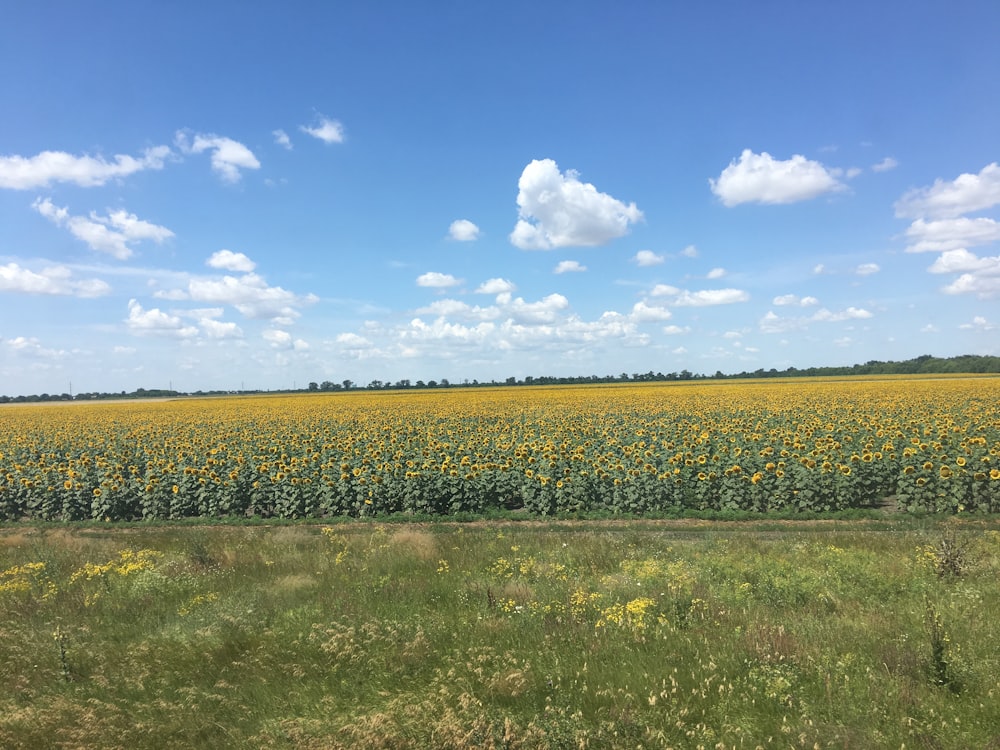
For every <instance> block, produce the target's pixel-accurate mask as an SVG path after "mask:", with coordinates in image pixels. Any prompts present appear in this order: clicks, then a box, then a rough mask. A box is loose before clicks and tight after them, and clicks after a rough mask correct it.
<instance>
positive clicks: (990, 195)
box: [895, 162, 1000, 219]
mask: <svg viewBox="0 0 1000 750" xmlns="http://www.w3.org/2000/svg"><path fill="white" fill-rule="evenodd" d="M997 204H1000V165H997V163H996V162H993V163H992V164H987V165H986V166H985V167H983V168H982V169H981V170H980V171H979V174H968V173H966V174H961V175H959V176H958V177H956V178H955V179H954V180H952V181H951V182H944V181H942V180H940V179H938V180H935V181H934V184H933V185H931V186H930V187H924V188H916V189H914V190H910V191H909V192H907V193H906V194H904V195H903V197H902V198H900V199H899V200H898V201H896V206H895V208H896V216H898V217H900V218H921V217H925V216H926V217H930V218H934V219H950V218H954V217H956V216H961V215H962V214H967V213H972V212H973V211H982V210H983V209H987V208H991V207H992V206H995V205H997Z"/></svg>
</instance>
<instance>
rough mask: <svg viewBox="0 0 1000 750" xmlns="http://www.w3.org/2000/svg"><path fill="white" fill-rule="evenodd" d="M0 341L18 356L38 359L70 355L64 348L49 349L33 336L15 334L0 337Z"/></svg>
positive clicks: (59, 357)
mask: <svg viewBox="0 0 1000 750" xmlns="http://www.w3.org/2000/svg"><path fill="white" fill-rule="evenodd" d="M0 342H2V343H3V345H4V346H5V347H6V348H7V349H9V350H10V351H11V352H12V353H13V354H15V355H16V356H18V357H26V358H29V359H38V360H59V359H65V358H66V357H68V356H69V355H70V352H67V351H66V350H65V349H49V348H48V347H45V346H42V343H41V342H40V341H39V340H38V339H37V338H35V337H34V336H15V337H14V338H12V339H0Z"/></svg>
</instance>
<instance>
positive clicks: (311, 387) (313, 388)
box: [309, 382, 319, 391]
mask: <svg viewBox="0 0 1000 750" xmlns="http://www.w3.org/2000/svg"><path fill="white" fill-rule="evenodd" d="M309 390H310V391H318V390H319V383H316V382H311V383H309Z"/></svg>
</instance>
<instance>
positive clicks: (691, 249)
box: [681, 245, 698, 258]
mask: <svg viewBox="0 0 1000 750" xmlns="http://www.w3.org/2000/svg"><path fill="white" fill-rule="evenodd" d="M681 255H683V256H684V257H685V258H697V257H698V248H696V247H695V246H694V245H688V246H687V247H685V248H684V249H683V250H681Z"/></svg>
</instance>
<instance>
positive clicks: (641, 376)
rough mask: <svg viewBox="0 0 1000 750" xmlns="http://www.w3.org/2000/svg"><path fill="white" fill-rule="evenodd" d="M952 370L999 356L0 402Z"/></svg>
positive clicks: (989, 366) (994, 368)
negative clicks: (732, 370) (733, 370)
mask: <svg viewBox="0 0 1000 750" xmlns="http://www.w3.org/2000/svg"><path fill="white" fill-rule="evenodd" d="M947 374H956V375H957V374H1000V357H994V356H989V355H979V354H965V355H962V356H958V357H934V356H932V355H930V354H924V355H922V356H920V357H915V358H913V359H907V360H903V361H900V362H894V361H892V360H890V361H887V362H882V361H880V360H869V361H868V362H865V363H864V364H855V365H850V366H845V367H807V368H804V369H799V368H797V367H788V368H786V369H784V370H777V369H775V368H773V367H772V368H771V369H769V370H764V369H763V368H761V369H757V370H754V371H753V372H748V371H743V372H738V373H730V374H726V373H723V372H722V371H716V373H715V374H714V375H704V374H698V373H693V372H691V371H690V370H681V371H680V372H668V373H663V372H653V371H652V370H650V371H649V372H644V373H641V372H634V373H628V372H623V373H620V374H618V375H576V376H555V375H527V376H525V377H523V378H520V379H519V378H517V377H513V376H512V377H509V378H506V379H505V380H500V381H498V380H489V381H479V380H471V381H470V380H463V381H462V382H461V383H452V382H451V381H450V380H448V379H447V378H442V379H441V380H428V381H423V380H416V381H411V380H409V379H406V378H404V379H401V380H396V381H391V380H385V381H383V380H371V381H369V383H368V384H367V385H361V384H358V383H355V382H354V381H353V380H341V381H340V382H333V381H330V380H324V381H322V382H316V381H312V382H310V383H309V384H308V385H307V386H306V387H305V388H289V389H279V390H266V391H265V390H237V391H226V390H212V391H193V392H185V391H176V390H170V389H146V388H137V389H136V390H134V391H130V392H127V391H119V392H92V393H77V394H75V395H74V394H70V393H60V394H57V395H56V394H49V393H41V394H38V395H32V396H0V404H7V403H14V404H20V403H35V402H39V401H95V400H107V399H145V398H178V397H191V396H232V395H254V394H261V393H272V394H277V393H308V392H330V391H355V390H370V391H380V390H408V389H414V390H419V389H433V388H452V387H456V386H460V387H463V388H474V387H483V386H485V387H497V386H526V385H527V386H530V385H586V384H601V383H650V382H672V381H688V380H754V379H763V378H812V377H850V376H858V375H862V376H864V375H947Z"/></svg>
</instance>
